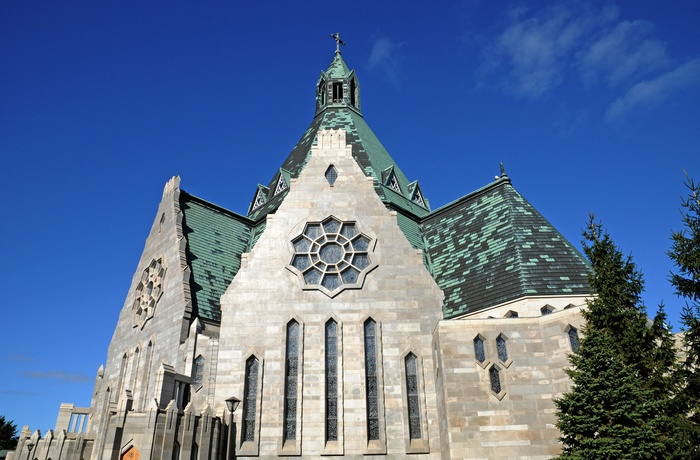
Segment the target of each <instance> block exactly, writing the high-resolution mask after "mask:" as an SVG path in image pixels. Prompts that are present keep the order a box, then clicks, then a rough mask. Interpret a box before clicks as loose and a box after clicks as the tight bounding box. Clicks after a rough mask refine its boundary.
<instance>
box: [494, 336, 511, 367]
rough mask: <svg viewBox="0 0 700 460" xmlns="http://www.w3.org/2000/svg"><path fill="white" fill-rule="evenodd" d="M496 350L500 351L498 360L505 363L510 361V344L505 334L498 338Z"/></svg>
mask: <svg viewBox="0 0 700 460" xmlns="http://www.w3.org/2000/svg"><path fill="white" fill-rule="evenodd" d="M496 350H497V351H498V359H499V360H500V361H501V362H502V363H505V362H507V361H508V344H507V343H506V338H505V337H504V336H503V334H500V335H499V336H498V337H496Z"/></svg>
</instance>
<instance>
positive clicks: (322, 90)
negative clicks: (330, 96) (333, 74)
mask: <svg viewBox="0 0 700 460" xmlns="http://www.w3.org/2000/svg"><path fill="white" fill-rule="evenodd" d="M325 103H326V80H321V83H319V84H318V105H319V106H323V105H325Z"/></svg>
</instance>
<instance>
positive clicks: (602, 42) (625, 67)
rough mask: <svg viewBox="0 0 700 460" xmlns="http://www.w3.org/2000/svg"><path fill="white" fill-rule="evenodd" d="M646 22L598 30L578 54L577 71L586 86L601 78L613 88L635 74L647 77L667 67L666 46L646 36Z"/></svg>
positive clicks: (647, 27)
mask: <svg viewBox="0 0 700 460" xmlns="http://www.w3.org/2000/svg"><path fill="white" fill-rule="evenodd" d="M652 31H653V26H652V25H651V24H650V23H649V22H646V21H621V22H618V23H617V24H615V25H614V26H613V27H611V28H609V29H605V30H602V31H601V32H600V33H599V34H598V36H597V37H596V39H595V40H594V41H593V42H592V43H591V44H589V45H587V46H586V47H584V48H583V49H582V50H581V51H580V52H579V56H578V57H579V69H580V70H581V73H582V78H583V79H584V81H585V82H587V83H593V82H596V81H597V80H598V79H604V80H606V81H607V83H608V84H610V85H617V84H620V83H623V82H626V81H629V79H630V78H632V77H634V76H637V75H647V74H649V73H650V72H652V71H655V70H658V69H660V68H663V67H665V66H666V65H667V64H668V57H667V55H666V44H665V43H663V42H661V41H660V40H656V39H654V38H652V37H650V35H651V32H652Z"/></svg>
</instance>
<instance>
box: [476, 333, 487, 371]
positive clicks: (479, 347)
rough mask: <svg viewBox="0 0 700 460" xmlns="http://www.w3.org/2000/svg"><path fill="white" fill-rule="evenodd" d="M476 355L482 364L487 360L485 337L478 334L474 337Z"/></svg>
mask: <svg viewBox="0 0 700 460" xmlns="http://www.w3.org/2000/svg"><path fill="white" fill-rule="evenodd" d="M474 356H475V357H476V360H477V361H479V362H480V363H481V364H483V363H484V361H486V350H485V349H484V339H482V338H481V336H479V335H477V336H476V337H474Z"/></svg>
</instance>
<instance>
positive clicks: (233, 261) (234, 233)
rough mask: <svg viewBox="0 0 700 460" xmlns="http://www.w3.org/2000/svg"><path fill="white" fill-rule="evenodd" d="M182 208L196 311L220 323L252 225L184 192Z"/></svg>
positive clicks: (248, 245) (231, 213)
mask: <svg viewBox="0 0 700 460" xmlns="http://www.w3.org/2000/svg"><path fill="white" fill-rule="evenodd" d="M180 209H181V210H182V213H183V221H182V226H183V233H184V236H185V239H186V240H187V263H188V265H189V267H190V270H191V271H192V276H191V279H190V288H191V292H192V302H193V307H194V311H195V312H196V314H197V315H198V316H199V317H200V318H202V319H205V320H209V321H214V322H217V323H218V322H219V321H220V320H221V304H220V298H221V295H222V294H223V293H224V291H226V288H228V285H229V284H231V281H232V280H233V277H234V276H235V275H236V273H238V269H239V268H240V267H241V254H243V253H244V252H248V251H250V249H251V246H252V237H253V234H254V230H253V222H252V221H251V220H250V219H248V218H246V217H244V216H241V215H239V214H236V213H234V212H231V211H228V210H226V209H223V208H220V207H218V206H216V205H214V204H212V203H209V202H207V201H205V200H202V199H200V198H197V197H195V196H192V195H190V194H188V193H186V192H184V191H182V192H181V193H180Z"/></svg>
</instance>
